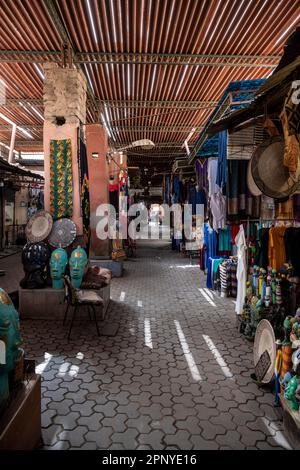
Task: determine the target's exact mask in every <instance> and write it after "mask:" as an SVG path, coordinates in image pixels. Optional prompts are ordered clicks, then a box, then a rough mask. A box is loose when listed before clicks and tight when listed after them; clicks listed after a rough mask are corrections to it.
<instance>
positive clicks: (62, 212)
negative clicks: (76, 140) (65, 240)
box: [50, 139, 73, 220]
mask: <svg viewBox="0 0 300 470" xmlns="http://www.w3.org/2000/svg"><path fill="white" fill-rule="evenodd" d="M50 213H51V215H52V217H53V219H54V220H57V219H61V218H63V217H67V218H71V217H72V215H73V174H72V147H71V139H66V140H51V141H50Z"/></svg>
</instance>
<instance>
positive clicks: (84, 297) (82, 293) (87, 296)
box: [76, 289, 103, 305]
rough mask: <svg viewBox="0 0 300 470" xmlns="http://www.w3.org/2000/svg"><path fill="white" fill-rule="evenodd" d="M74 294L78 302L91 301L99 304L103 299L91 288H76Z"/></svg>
mask: <svg viewBox="0 0 300 470" xmlns="http://www.w3.org/2000/svg"><path fill="white" fill-rule="evenodd" d="M76 296H77V300H78V302H79V303H81V304H82V303H91V304H96V305H100V304H103V299H102V297H100V295H99V294H97V292H95V291H93V290H83V289H78V290H77V291H76Z"/></svg>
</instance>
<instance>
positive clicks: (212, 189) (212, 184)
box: [207, 158, 218, 197]
mask: <svg viewBox="0 0 300 470" xmlns="http://www.w3.org/2000/svg"><path fill="white" fill-rule="evenodd" d="M217 172H218V159H217V158H209V159H208V165H207V179H208V195H209V197H211V196H212V195H213V194H215V193H216V192H217V190H218V185H217Z"/></svg>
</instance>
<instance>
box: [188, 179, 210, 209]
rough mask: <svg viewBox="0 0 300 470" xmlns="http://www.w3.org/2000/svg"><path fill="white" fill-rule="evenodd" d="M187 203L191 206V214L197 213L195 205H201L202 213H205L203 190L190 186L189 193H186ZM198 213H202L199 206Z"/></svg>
mask: <svg viewBox="0 0 300 470" xmlns="http://www.w3.org/2000/svg"><path fill="white" fill-rule="evenodd" d="M188 203H189V204H190V205H191V206H192V214H193V215H196V214H197V206H203V214H205V211H206V195H205V191H204V190H201V191H197V189H196V187H195V186H192V187H191V188H190V189H189V195H188ZM198 209H199V211H200V212H199V215H201V214H202V212H201V208H200V207H199V208H198Z"/></svg>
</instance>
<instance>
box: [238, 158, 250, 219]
mask: <svg viewBox="0 0 300 470" xmlns="http://www.w3.org/2000/svg"><path fill="white" fill-rule="evenodd" d="M237 163H238V188H239V189H238V191H239V194H238V198H239V206H238V207H239V213H240V212H245V211H246V193H247V169H248V162H247V160H239V161H238V162H237Z"/></svg>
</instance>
